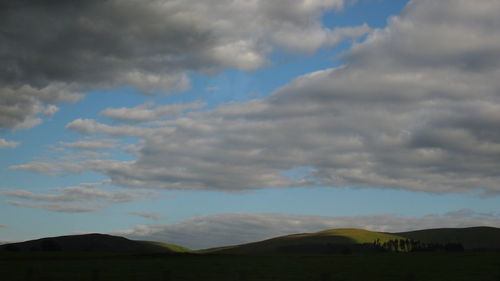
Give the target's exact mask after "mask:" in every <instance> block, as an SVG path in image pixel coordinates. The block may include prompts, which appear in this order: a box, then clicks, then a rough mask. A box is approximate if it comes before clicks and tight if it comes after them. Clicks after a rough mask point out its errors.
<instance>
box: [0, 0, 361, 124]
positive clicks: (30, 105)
mask: <svg viewBox="0 0 500 281" xmlns="http://www.w3.org/2000/svg"><path fill="white" fill-rule="evenodd" d="M342 8H343V0H313V1H305V0H302V1H292V0H280V1H272V2H269V1H264V0H258V1H253V2H252V3H248V2H247V1H243V0H238V1H231V0H217V1H215V0H214V1H197V0H184V1H178V0H146V1H139V0H127V1H121V0H109V1H99V0H90V1H84V2H78V1H63V0H55V1H34V0H22V1H16V2H12V3H4V4H2V10H1V12H0V13H1V14H0V25H1V26H2V30H1V31H0V40H1V41H2V46H3V48H2V49H1V50H0V62H1V65H2V68H1V69H0V95H1V96H0V97H1V99H2V105H1V106H0V112H1V114H0V127H2V128H18V129H21V128H29V127H32V126H35V125H36V124H38V123H40V122H41V118H39V116H40V115H44V114H45V113H46V112H50V109H54V107H53V104H56V103H60V102H74V101H76V100H77V99H78V98H80V97H81V93H83V92H85V91H88V90H96V89H110V88H115V87H124V86H130V87H133V88H135V89H136V90H137V91H138V92H141V93H145V94H156V93H168V92H175V91H183V90H186V89H187V88H189V84H190V81H189V78H188V76H187V74H188V73H189V72H198V73H201V74H213V73H216V72H218V71H220V70H222V69H226V68H233V69H240V70H245V71H249V70H255V69H257V68H259V67H261V66H263V65H265V64H266V63H268V60H267V55H268V54H270V53H271V51H272V49H273V48H274V47H276V46H278V47H284V48H286V49H288V50H291V51H296V52H313V51H315V50H317V49H318V48H320V47H323V46H331V45H335V44H337V43H338V42H340V41H342V40H344V39H349V38H356V37H359V36H361V35H363V34H365V33H366V32H367V31H369V28H368V27H367V26H366V25H363V26H359V27H345V28H338V29H334V30H330V29H327V28H325V27H324V26H323V25H322V24H321V16H322V14H323V13H324V12H326V11H327V10H332V9H336V10H341V9H342ZM305 36H307V37H308V40H303V38H304V37H305ZM47 107H49V110H48V111H47Z"/></svg>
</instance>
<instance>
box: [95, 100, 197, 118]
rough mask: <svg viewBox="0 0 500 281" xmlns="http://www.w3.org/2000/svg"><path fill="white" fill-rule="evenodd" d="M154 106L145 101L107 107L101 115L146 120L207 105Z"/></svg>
mask: <svg viewBox="0 0 500 281" xmlns="http://www.w3.org/2000/svg"><path fill="white" fill-rule="evenodd" d="M154 106H155V104H154V103H145V104H141V105H138V106H136V107H133V108H126V107H121V108H107V109H105V110H104V111H102V112H101V115H102V116H105V117H108V118H111V119H114V120H118V121H131V122H144V121H151V120H158V119H162V118H167V117H169V118H172V117H179V116H181V115H182V114H183V113H184V112H186V111H192V110H196V109H200V108H202V107H204V106H206V103H202V102H192V103H180V104H172V105H162V106H156V107H154Z"/></svg>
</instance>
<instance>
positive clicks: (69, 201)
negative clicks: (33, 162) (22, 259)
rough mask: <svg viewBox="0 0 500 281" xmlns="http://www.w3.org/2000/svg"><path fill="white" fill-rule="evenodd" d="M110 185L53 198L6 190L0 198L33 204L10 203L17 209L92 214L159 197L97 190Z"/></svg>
mask: <svg viewBox="0 0 500 281" xmlns="http://www.w3.org/2000/svg"><path fill="white" fill-rule="evenodd" d="M108 183H109V181H104V182H100V183H83V184H81V185H79V186H69V187H62V188H53V189H52V190H53V191H56V192H57V193H51V194H40V193H33V192H30V191H26V190H7V191H4V192H2V193H1V194H2V195H3V196H6V197H11V198H17V199H25V200H29V201H32V202H25V201H13V200H10V201H7V203H8V204H11V205H14V206H20V207H30V208H41V209H46V210H50V211H55V212H70V213H77V212H93V211H97V210H100V209H102V208H104V207H106V206H108V205H109V204H111V203H124V202H131V201H137V200H140V199H143V198H155V197H158V196H159V194H158V193H157V192H152V191H146V190H127V191H123V190H110V191H106V190H101V189H96V188H94V187H96V186H100V185H105V184H108ZM33 201H34V202H33ZM38 202H41V203H38ZM75 203H79V204H75Z"/></svg>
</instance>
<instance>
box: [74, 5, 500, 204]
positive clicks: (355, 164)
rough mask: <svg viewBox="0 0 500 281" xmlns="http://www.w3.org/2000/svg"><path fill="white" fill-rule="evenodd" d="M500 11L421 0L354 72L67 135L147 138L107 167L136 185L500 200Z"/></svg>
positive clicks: (346, 69) (81, 124)
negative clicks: (144, 122)
mask: <svg viewBox="0 0 500 281" xmlns="http://www.w3.org/2000/svg"><path fill="white" fill-rule="evenodd" d="M499 12H500V3H498V2H496V1H488V0H483V1H479V2H477V3H476V2H475V3H474V4H472V3H471V2H470V1H462V0H460V1H455V0H445V1H431V0H421V1H413V2H410V4H409V5H408V6H407V7H406V9H405V10H404V12H403V13H402V15H401V16H398V17H393V18H391V19H390V21H389V24H388V26H387V27H386V28H384V29H380V30H375V31H374V32H372V33H371V34H370V35H369V36H368V38H367V40H366V41H365V42H363V43H359V44H355V46H354V47H353V48H352V49H351V50H349V51H348V52H346V53H345V54H343V56H342V58H343V60H344V61H345V65H344V66H341V67H338V68H334V69H327V70H322V71H318V72H314V73H310V74H307V75H304V76H302V77H299V78H297V79H295V80H294V81H292V82H291V83H290V84H289V85H287V86H285V87H283V88H281V89H279V90H277V91H276V92H274V93H273V94H272V95H271V96H270V97H268V98H264V99H259V100H254V101H250V102H245V103H233V104H228V105H224V106H221V107H219V108H216V109H214V110H211V111H205V112H191V113H189V114H187V115H186V116H182V117H180V118H177V119H174V120H170V121H167V122H163V123H162V125H163V126H161V127H158V128H147V129H145V128H141V127H134V126H124V125H122V126H109V125H106V124H101V123H98V122H97V121H95V120H76V121H74V122H72V123H71V124H69V125H68V126H67V128H68V129H73V130H76V131H79V132H81V133H101V134H109V135H115V136H118V135H124V136H134V135H135V136H142V140H141V142H140V143H139V144H138V145H137V147H136V150H135V152H136V155H137V157H138V159H137V160H136V161H131V162H122V163H121V164H118V163H116V162H113V163H112V165H109V166H106V165H103V166H100V167H99V169H100V171H103V172H104V173H105V174H107V175H108V176H109V177H110V178H111V179H112V180H113V182H114V183H115V184H117V185H123V186H135V187H146V186H147V187H156V188H165V189H212V190H236V191H237V190H247V189H253V188H268V187H287V186H297V185H307V186H313V185H323V186H354V187H376V188H394V189H407V190H413V191H425V192H436V193H447V192H469V191H477V190H483V191H485V193H484V195H496V194H498V192H500V185H499V182H500V176H499V174H498V168H499V166H498V163H500V134H498V133H497V131H498V130H497V128H498V126H499V125H500V114H499V112H500V96H499V93H500V80H499V79H498V77H500V60H499V59H498V58H499V57H500V39H498V38H500V33H499V31H500V21H499V20H498V17H497V14H498V13H499ZM472 37H473V40H472V39H471V38H472ZM128 110H130V111H137V110H138V109H137V108H131V109H128ZM122 111H127V110H126V109H122ZM110 164H111V163H110ZM299 170H300V171H302V175H301V174H300V173H297V171H299ZM304 171H305V174H304ZM290 175H291V176H290ZM298 175H299V176H298ZM300 175H301V176H300Z"/></svg>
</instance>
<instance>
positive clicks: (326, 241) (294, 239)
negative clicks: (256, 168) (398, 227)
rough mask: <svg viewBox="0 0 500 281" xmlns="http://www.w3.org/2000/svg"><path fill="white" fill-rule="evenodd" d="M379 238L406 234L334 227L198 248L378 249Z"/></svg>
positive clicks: (237, 250)
mask: <svg viewBox="0 0 500 281" xmlns="http://www.w3.org/2000/svg"><path fill="white" fill-rule="evenodd" d="M377 239H378V240H379V241H380V242H381V243H383V242H386V241H389V240H399V239H405V238H404V237H401V236H398V235H395V234H390V233H383V232H375V231H368V230H363V229H352V228H350V229H333V230H325V231H320V232H315V233H302V234H293V235H287V236H281V237H276V238H271V239H267V240H264V241H259V242H254V243H248V244H242V245H234V246H227V247H220V248H212V249H205V250H200V251H198V252H199V253H217V254H259V253H341V252H343V251H346V250H347V251H355V252H373V251H377V248H375V247H374V246H373V242H374V241H375V240H377Z"/></svg>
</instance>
